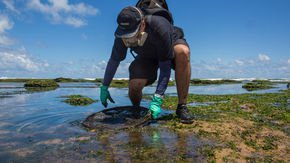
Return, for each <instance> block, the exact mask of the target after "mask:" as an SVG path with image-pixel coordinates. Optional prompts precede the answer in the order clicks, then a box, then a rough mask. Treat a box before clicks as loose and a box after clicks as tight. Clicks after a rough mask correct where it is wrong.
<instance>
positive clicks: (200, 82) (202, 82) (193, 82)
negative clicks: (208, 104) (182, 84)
mask: <svg viewBox="0 0 290 163" xmlns="http://www.w3.org/2000/svg"><path fill="white" fill-rule="evenodd" d="M238 83H242V82H241V81H236V80H230V79H222V80H205V79H191V80H190V85H210V84H238Z"/></svg>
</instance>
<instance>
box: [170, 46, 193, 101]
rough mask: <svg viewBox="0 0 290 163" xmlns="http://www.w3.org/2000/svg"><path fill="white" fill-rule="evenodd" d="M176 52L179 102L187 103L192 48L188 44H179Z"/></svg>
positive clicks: (175, 48) (175, 49) (176, 78)
mask: <svg viewBox="0 0 290 163" xmlns="http://www.w3.org/2000/svg"><path fill="white" fill-rule="evenodd" d="M174 54H175V80H176V86H177V94H178V104H186V103H187V96H188V89H189V82H190V75H191V68H190V50H189V48H188V47H187V46H186V45H183V44H177V45H175V46H174Z"/></svg>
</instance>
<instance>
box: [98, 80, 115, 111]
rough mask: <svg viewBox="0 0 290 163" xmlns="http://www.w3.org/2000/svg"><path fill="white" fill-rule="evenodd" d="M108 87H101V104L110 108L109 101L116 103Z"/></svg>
mask: <svg viewBox="0 0 290 163" xmlns="http://www.w3.org/2000/svg"><path fill="white" fill-rule="evenodd" d="M108 88H109V87H108V86H104V85H102V86H101V102H102V104H103V105H104V107H107V106H108V102H107V100H108V99H109V100H110V101H111V102H112V103H115V101H114V100H113V99H112V97H111V95H110V92H109V90H108Z"/></svg>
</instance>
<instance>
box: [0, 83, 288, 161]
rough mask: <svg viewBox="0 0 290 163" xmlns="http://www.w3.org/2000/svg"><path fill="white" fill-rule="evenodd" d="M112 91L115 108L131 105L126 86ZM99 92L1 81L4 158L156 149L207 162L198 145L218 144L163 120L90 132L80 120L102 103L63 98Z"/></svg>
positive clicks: (101, 156) (126, 156) (207, 90)
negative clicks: (31, 88) (34, 88)
mask: <svg viewBox="0 0 290 163" xmlns="http://www.w3.org/2000/svg"><path fill="white" fill-rule="evenodd" d="M241 86H242V85H241V84H230V85H209V86H191V87H190V93H195V94H237V93H248V91H246V90H244V89H242V88H241ZM284 87H285V88H284ZM281 89H286V86H285V85H283V84H278V85H277V88H274V89H269V90H261V91H252V92H251V93H266V92H277V91H278V90H281ZM154 90H155V88H154V87H147V88H145V89H144V93H147V94H152V92H154ZM110 92H111V95H112V97H113V99H114V100H115V102H116V103H115V104H109V106H110V107H115V106H125V105H130V101H129V98H128V95H127V92H128V89H127V88H122V89H116V88H111V89H110ZM99 93H100V92H99V89H98V88H97V87H96V85H95V84H94V83H64V84H61V87H60V88H58V89H56V90H52V91H47V92H36V93H28V92H26V91H25V89H24V88H23V83H0V162H11V161H21V162H23V161H24V162H27V161H33V162H38V161H44V160H45V161H47V162H50V161H55V160H61V161H77V160H86V161H96V160H97V161H102V160H107V161H109V162H112V161H121V162H122V161H137V160H139V161H140V160H141V161H142V159H144V157H149V158H150V157H151V156H152V151H157V152H161V153H162V155H161V156H158V157H156V158H155V157H152V158H151V159H153V158H154V159H155V160H156V159H157V160H161V161H162V160H163V161H164V160H166V159H170V158H172V159H176V158H179V157H180V159H181V160H187V161H192V160H200V161H202V160H203V158H202V157H200V156H199V155H198V154H197V148H198V147H199V146H201V145H202V144H209V145H214V144H215V143H214V142H203V141H202V140H199V139H198V138H197V137H195V136H194V135H186V134H181V133H177V132H175V131H171V130H168V129H161V128H158V124H153V125H151V126H149V127H148V128H146V129H137V130H136V131H119V132H116V133H106V132H98V131H97V132H96V133H95V132H94V133H92V132H88V131H86V130H85V129H84V128H83V127H82V126H81V125H80V122H81V121H83V120H84V119H85V118H86V117H87V116H88V115H90V114H92V113H94V112H97V111H100V110H101V109H103V106H102V105H101V103H100V102H97V103H94V104H92V105H89V106H82V107H76V106H70V105H68V104H66V103H63V102H62V100H63V99H62V98H60V97H61V96H66V95H72V94H80V95H84V96H88V97H91V98H93V99H99ZM167 94H170V95H176V88H175V87H169V88H168V90H167ZM148 105H149V101H146V100H143V101H142V106H145V107H146V106H147V107H148ZM163 112H164V113H168V111H163ZM169 112H170V111H169ZM85 142H87V143H85ZM136 149H138V150H136ZM142 151H143V152H142Z"/></svg>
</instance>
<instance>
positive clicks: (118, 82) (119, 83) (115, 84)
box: [110, 80, 129, 88]
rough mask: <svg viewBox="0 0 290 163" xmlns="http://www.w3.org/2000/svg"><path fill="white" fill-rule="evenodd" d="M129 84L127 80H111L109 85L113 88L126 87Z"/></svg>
mask: <svg viewBox="0 0 290 163" xmlns="http://www.w3.org/2000/svg"><path fill="white" fill-rule="evenodd" d="M128 86H129V80H113V81H112V82H111V84H110V87H114V88H127V87H128Z"/></svg>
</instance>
